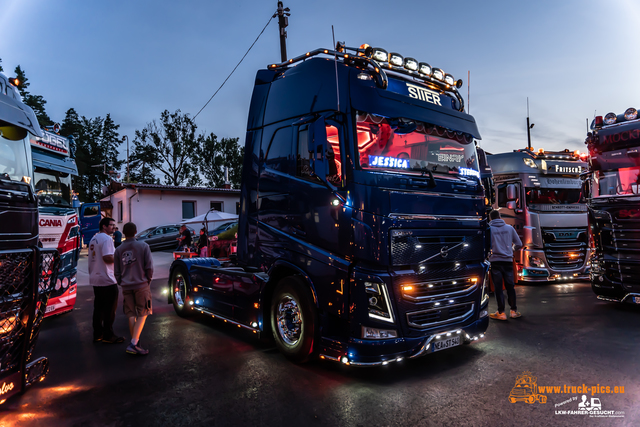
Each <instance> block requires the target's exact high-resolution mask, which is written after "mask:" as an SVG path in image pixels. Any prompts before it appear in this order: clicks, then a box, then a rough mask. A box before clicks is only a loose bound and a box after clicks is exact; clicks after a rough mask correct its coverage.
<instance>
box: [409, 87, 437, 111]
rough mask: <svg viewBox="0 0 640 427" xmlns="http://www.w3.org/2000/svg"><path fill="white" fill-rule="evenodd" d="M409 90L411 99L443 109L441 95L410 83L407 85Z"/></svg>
mask: <svg viewBox="0 0 640 427" xmlns="http://www.w3.org/2000/svg"><path fill="white" fill-rule="evenodd" d="M407 89H408V90H409V96H410V97H411V98H414V99H419V100H420V101H426V102H428V103H430V104H435V105H439V106H441V107H442V104H441V103H440V94H439V93H437V92H434V91H432V90H429V89H425V88H423V87H421V86H416V85H412V84H409V83H407Z"/></svg>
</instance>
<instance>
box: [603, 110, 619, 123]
mask: <svg viewBox="0 0 640 427" xmlns="http://www.w3.org/2000/svg"><path fill="white" fill-rule="evenodd" d="M617 118H618V116H616V113H607V115H606V116H604V124H605V125H612V124H614V123H615V122H616V119H617Z"/></svg>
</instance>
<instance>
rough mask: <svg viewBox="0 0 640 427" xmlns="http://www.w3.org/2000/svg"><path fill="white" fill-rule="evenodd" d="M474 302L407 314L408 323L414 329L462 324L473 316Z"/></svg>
mask: <svg viewBox="0 0 640 427" xmlns="http://www.w3.org/2000/svg"><path fill="white" fill-rule="evenodd" d="M474 306H475V304H474V303H473V302H467V303H463V304H454V305H447V306H442V307H438V308H432V309H429V310H421V311H414V312H412V313H407V323H408V324H409V326H412V327H414V328H432V327H436V326H443V325H447V324H450V323H456V322H461V321H463V320H465V319H466V318H468V317H469V316H472V315H473V308H474Z"/></svg>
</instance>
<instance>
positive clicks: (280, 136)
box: [264, 127, 293, 174]
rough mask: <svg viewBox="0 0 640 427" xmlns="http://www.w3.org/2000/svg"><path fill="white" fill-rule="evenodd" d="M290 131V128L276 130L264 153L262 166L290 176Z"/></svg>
mask: <svg viewBox="0 0 640 427" xmlns="http://www.w3.org/2000/svg"><path fill="white" fill-rule="evenodd" d="M291 148H292V131H291V127H286V128H280V129H278V130H277V131H276V132H275V134H274V135H273V138H272V139H271V143H270V144H269V148H268V150H267V153H266V157H265V161H264V164H265V166H266V167H268V168H270V169H274V170H277V171H280V172H282V173H286V174H292V172H293V171H292V170H291V169H292V166H291V160H292V155H291V154H292V150H291Z"/></svg>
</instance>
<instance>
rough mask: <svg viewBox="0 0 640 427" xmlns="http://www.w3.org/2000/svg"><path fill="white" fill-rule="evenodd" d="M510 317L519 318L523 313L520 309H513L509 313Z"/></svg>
mask: <svg viewBox="0 0 640 427" xmlns="http://www.w3.org/2000/svg"><path fill="white" fill-rule="evenodd" d="M509 317H510V318H512V319H517V318H518V317H522V314H520V312H519V311H513V310H511V312H510V313H509Z"/></svg>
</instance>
